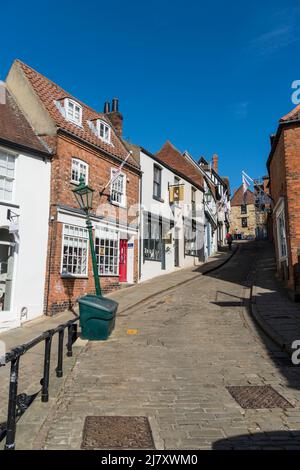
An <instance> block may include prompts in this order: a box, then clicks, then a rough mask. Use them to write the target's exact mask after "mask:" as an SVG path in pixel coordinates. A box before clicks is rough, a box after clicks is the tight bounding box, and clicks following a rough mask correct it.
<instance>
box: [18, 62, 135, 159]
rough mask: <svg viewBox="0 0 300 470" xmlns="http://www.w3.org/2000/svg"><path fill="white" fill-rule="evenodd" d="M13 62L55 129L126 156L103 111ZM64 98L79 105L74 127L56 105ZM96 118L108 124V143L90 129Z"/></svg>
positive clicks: (117, 154) (118, 155) (34, 71)
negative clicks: (78, 116)
mask: <svg viewBox="0 0 300 470" xmlns="http://www.w3.org/2000/svg"><path fill="white" fill-rule="evenodd" d="M15 64H16V65H17V66H19V67H20V69H21V70H22V72H23V74H24V75H25V77H26V79H27V80H28V81H29V82H30V85H31V86H32V88H33V90H34V92H35V93H36V95H37V96H38V97H39V99H40V101H41V103H42V105H43V106H44V108H45V109H46V111H47V112H48V113H49V115H50V117H51V119H52V120H53V121H54V123H55V125H56V126H57V128H60V129H62V130H64V131H67V132H68V133H70V134H72V135H73V136H75V137H78V138H80V139H83V140H84V141H86V142H87V143H89V144H92V145H93V146H96V147H98V148H99V149H101V150H103V151H105V152H106V153H108V154H111V155H112V156H115V157H117V158H119V159H121V160H124V159H125V158H126V156H127V155H128V151H127V149H126V148H125V146H124V144H123V142H122V141H121V139H120V138H119V137H118V136H117V134H116V133H115V131H114V128H113V127H112V126H111V122H110V121H109V119H107V118H106V116H105V114H103V113H98V112H97V111H95V110H94V109H92V108H90V107H89V106H87V105H86V104H84V103H83V102H82V101H80V100H78V99H77V98H76V97H74V96H72V95H70V93H68V92H67V91H65V90H64V89H63V88H61V87H60V86H59V85H57V84H56V83H54V82H52V81H51V80H49V79H48V78H46V77H45V76H43V75H41V74H40V73H39V72H37V71H36V70H34V69H32V68H31V67H29V66H28V65H26V64H24V63H23V62H21V61H19V60H17V61H15ZM64 98H69V99H71V100H74V101H76V102H77V103H78V104H79V105H80V106H81V107H82V126H78V125H76V124H74V123H72V122H70V121H67V120H66V119H65V117H64V116H63V114H62V113H61V111H60V106H59V105H58V104H59V103H61V102H62V100H63V99H64ZM97 119H101V120H103V121H106V122H107V123H108V124H109V125H110V126H111V128H112V132H111V144H110V143H106V142H104V141H103V140H101V139H100V138H99V137H97V135H96V134H95V132H94V131H93V125H91V123H93V122H95V121H96V120H97ZM127 162H128V163H129V164H131V165H132V166H134V167H137V168H138V167H139V166H138V164H137V163H136V161H135V160H134V159H133V158H132V157H131V156H129V157H128V159H127Z"/></svg>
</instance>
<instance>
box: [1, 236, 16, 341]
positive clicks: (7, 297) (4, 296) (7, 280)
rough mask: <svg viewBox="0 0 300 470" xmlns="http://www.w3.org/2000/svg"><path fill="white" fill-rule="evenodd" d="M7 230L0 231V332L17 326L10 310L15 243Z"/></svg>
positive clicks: (13, 313)
mask: <svg viewBox="0 0 300 470" xmlns="http://www.w3.org/2000/svg"><path fill="white" fill-rule="evenodd" d="M13 240H14V238H13V235H11V234H10V233H9V231H8V229H5V228H1V229H0V332H1V331H3V330H6V329H9V328H12V327H15V326H17V323H18V319H17V315H16V312H15V311H13V309H12V288H13V273H14V258H15V243H14V241H13Z"/></svg>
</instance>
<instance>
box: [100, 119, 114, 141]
mask: <svg viewBox="0 0 300 470" xmlns="http://www.w3.org/2000/svg"><path fill="white" fill-rule="evenodd" d="M101 124H102V125H103V126H104V127H105V128H106V129H107V131H108V137H107V139H106V138H105V137H104V136H101V135H100V127H101ZM97 134H98V137H99V139H101V140H103V142H106V143H107V144H110V143H111V127H110V125H109V124H107V122H106V121H103V120H102V119H97Z"/></svg>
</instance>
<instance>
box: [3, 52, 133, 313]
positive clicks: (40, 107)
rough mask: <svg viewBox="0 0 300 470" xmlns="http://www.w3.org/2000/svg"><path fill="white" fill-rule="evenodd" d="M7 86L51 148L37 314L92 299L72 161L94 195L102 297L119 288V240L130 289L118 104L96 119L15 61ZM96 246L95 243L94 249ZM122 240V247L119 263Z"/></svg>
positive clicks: (129, 180)
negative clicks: (116, 175) (116, 173)
mask: <svg viewBox="0 0 300 470" xmlns="http://www.w3.org/2000/svg"><path fill="white" fill-rule="evenodd" d="M7 85H8V87H9V89H10V90H11V92H12V94H13V96H14V97H15V99H16V101H17V102H18V104H19V106H20V108H21V109H22V111H23V112H24V114H25V115H26V117H27V118H28V121H29V122H30V124H31V126H32V127H33V128H34V129H35V132H36V134H37V135H38V136H39V137H41V138H43V139H44V141H45V142H47V145H48V146H49V147H51V148H50V149H49V150H50V151H51V153H52V155H53V159H52V164H51V195H50V209H49V240H48V254H47V271H46V282H45V302H44V312H45V313H46V314H48V315H53V314H55V313H57V312H59V311H62V310H64V309H66V308H72V307H73V306H74V303H75V301H76V299H77V298H78V297H79V296H81V295H84V294H85V293H92V292H94V279H93V273H92V260H91V255H90V249H89V243H88V241H87V231H86V225H85V215H84V214H83V213H82V212H81V211H80V210H79V207H78V205H77V202H76V200H75V196H74V194H73V192H72V190H74V189H75V188H76V186H77V184H78V176H79V174H80V172H81V171H82V170H78V167H77V169H76V175H77V176H76V177H75V179H76V182H77V183H75V184H73V183H72V182H71V180H72V159H73V158H75V159H77V160H80V161H83V162H84V163H85V164H87V165H88V181H87V184H88V185H89V186H90V187H91V188H93V189H94V197H93V208H92V210H91V214H90V216H91V221H92V224H93V226H94V234H98V235H97V238H98V240H99V246H98V250H99V258H100V259H102V261H101V266H100V268H101V271H100V272H103V274H102V275H101V276H100V279H101V286H102V289H103V291H104V292H107V291H109V290H112V289H116V288H118V287H119V285H120V280H119V275H117V272H118V264H119V263H120V257H119V246H118V243H119V240H122V246H124V245H125V248H124V253H125V255H124V256H122V268H123V269H122V275H123V278H122V280H123V282H126V280H127V281H128V282H136V281H137V280H138V247H139V241H138V220H136V219H137V212H138V209H137V207H136V206H137V205H138V204H139V200H140V194H139V190H140V184H139V180H140V169H139V164H138V163H137V162H136V161H135V160H134V158H133V157H132V155H131V154H130V153H129V151H128V149H127V148H126V147H125V144H124V142H123V141H122V139H121V135H122V121H123V117H122V115H121V114H120V112H119V110H118V100H117V99H114V100H113V108H112V111H111V112H107V111H105V113H99V112H98V111H95V110H93V109H92V108H90V107H89V106H87V105H86V104H85V103H83V102H81V101H80V100H78V99H77V98H75V97H73V96H71V95H70V94H69V93H68V92H66V91H65V90H63V89H62V88H61V87H59V86H58V85H56V84H55V83H53V82H52V81H50V80H49V79H47V78H46V77H44V76H43V75H41V74H40V73H38V72H36V71H35V70H33V69H32V68H31V67H29V66H27V65H26V64H24V63H23V62H20V61H15V62H14V64H13V66H12V67H11V70H10V72H9V74H8V77H7ZM72 103H73V104H72ZM72 107H73V110H75V109H76V110H77V111H76V113H77V117H76V116H75V115H73V114H72V112H71V111H72ZM68 113H69V114H68ZM120 165H122V179H120V180H119V181H121V183H120V184H121V187H122V189H121V191H120V190H119V189H115V194H116V195H117V196H116V197H117V198H118V197H119V198H121V199H120V200H116V201H115V203H112V202H111V185H110V184H108V183H109V181H110V179H111V176H112V170H116V169H118V168H119V167H120ZM105 186H107V188H105ZM104 206H105V207H104ZM120 206H122V207H120ZM134 208H135V209H134ZM64 227H65V228H66V227H67V230H70V233H68V234H67V235H66V236H65V245H63V239H64V233H63V230H64ZM78 234H81V235H78ZM100 240H101V242H103V244H102V245H101V247H100ZM126 241H127V242H130V243H128V245H127V249H128V251H127V258H126ZM86 249H88V263H87V272H86ZM100 252H101V253H102V254H100ZM124 253H123V254H124ZM63 255H64V256H63ZM63 258H64V260H65V261H64V265H63V263H62V259H63ZM124 260H125V261H124ZM127 261H128V263H127ZM126 263H127V264H126ZM124 266H125V267H124ZM62 267H64V269H62ZM62 271H63V272H62ZM124 273H125V274H124ZM126 276H127V277H126Z"/></svg>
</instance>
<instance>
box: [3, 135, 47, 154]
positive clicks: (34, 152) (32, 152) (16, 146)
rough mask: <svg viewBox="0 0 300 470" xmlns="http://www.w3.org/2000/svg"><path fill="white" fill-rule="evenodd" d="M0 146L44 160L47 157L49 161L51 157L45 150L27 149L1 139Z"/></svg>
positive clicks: (25, 146)
mask: <svg viewBox="0 0 300 470" xmlns="http://www.w3.org/2000/svg"><path fill="white" fill-rule="evenodd" d="M0 145H3V146H5V147H8V148H10V149H12V150H20V151H24V152H26V153H30V154H31V155H35V156H38V157H44V158H45V157H47V158H49V159H52V157H53V153H49V152H47V151H45V150H37V149H33V148H31V147H27V145H22V144H18V143H17V142H12V141H10V140H5V139H2V138H1V137H0Z"/></svg>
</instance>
